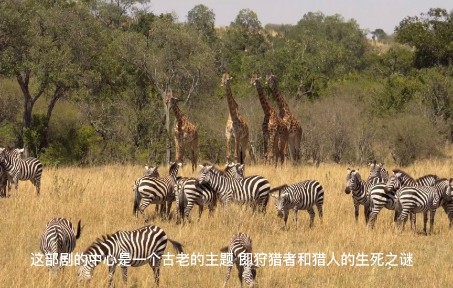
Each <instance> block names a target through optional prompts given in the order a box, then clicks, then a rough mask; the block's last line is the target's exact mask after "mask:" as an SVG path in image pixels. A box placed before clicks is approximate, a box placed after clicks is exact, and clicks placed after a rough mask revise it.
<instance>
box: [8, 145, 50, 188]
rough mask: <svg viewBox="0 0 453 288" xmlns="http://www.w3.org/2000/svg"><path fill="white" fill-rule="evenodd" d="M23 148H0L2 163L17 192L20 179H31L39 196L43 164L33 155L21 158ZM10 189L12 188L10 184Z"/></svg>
mask: <svg viewBox="0 0 453 288" xmlns="http://www.w3.org/2000/svg"><path fill="white" fill-rule="evenodd" d="M22 152H23V149H6V148H0V165H2V166H3V168H4V169H5V170H6V172H7V173H8V175H9V176H10V177H11V179H10V180H11V181H12V182H13V183H14V186H15V188H16V192H17V189H18V186H19V180H30V181H31V183H32V184H33V185H34V186H35V188H36V195H37V196H39V192H40V188H41V175H42V164H41V162H40V161H39V160H38V159H36V158H33V157H28V158H25V159H22V158H21V155H20V154H21V153H22ZM8 190H9V191H10V190H11V186H10V184H9V185H8Z"/></svg>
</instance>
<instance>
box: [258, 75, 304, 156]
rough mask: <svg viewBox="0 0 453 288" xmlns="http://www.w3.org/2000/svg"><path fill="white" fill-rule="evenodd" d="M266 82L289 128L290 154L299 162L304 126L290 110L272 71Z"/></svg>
mask: <svg viewBox="0 0 453 288" xmlns="http://www.w3.org/2000/svg"><path fill="white" fill-rule="evenodd" d="M266 82H267V83H269V85H270V88H271V91H272V95H273V96H274V99H275V101H276V102H277V105H278V109H279V110H280V115H279V116H280V117H281V118H282V121H283V123H284V125H285V126H286V127H287V128H288V147H289V154H290V157H291V159H292V160H293V161H295V162H298V161H299V160H300V144H301V142H302V127H301V126H300V123H299V121H298V120H297V119H296V117H295V116H294V115H293V114H292V113H291V111H290V110H289V106H288V103H286V101H285V99H284V98H283V96H282V95H281V94H280V91H279V90H278V81H277V77H276V76H275V75H273V74H272V73H270V74H268V75H267V76H266Z"/></svg>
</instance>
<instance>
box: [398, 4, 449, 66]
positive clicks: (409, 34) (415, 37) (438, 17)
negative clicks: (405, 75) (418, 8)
mask: <svg viewBox="0 0 453 288" xmlns="http://www.w3.org/2000/svg"><path fill="white" fill-rule="evenodd" d="M395 32H396V38H395V39H396V41H398V42H400V43H403V44H407V45H410V46H413V47H415V49H416V51H415V65H416V67H418V68H423V67H433V66H436V65H442V66H447V65H450V64H452V63H453V45H452V44H451V43H453V12H450V13H448V12H447V11H446V10H445V9H440V8H432V9H430V10H429V11H428V13H426V14H424V13H422V14H421V15H420V16H419V17H418V16H413V17H406V18H404V19H403V20H402V21H401V22H400V24H399V25H398V26H397V27H396V29H395Z"/></svg>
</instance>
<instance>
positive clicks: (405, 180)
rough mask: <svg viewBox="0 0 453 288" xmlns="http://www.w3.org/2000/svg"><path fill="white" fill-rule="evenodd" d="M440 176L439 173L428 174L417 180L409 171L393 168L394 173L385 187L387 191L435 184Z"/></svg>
mask: <svg viewBox="0 0 453 288" xmlns="http://www.w3.org/2000/svg"><path fill="white" fill-rule="evenodd" d="M437 180H439V177H438V176H437V175H433V174H428V175H425V176H422V177H420V178H417V179H416V180H415V179H414V178H412V176H410V175H409V174H408V173H406V172H404V171H402V170H399V169H395V170H393V175H392V176H391V177H390V178H389V180H388V181H387V184H386V185H385V189H386V191H387V192H390V191H391V190H395V191H397V190H399V189H400V188H402V187H408V186H409V187H419V186H431V185H433V184H434V183H435V182H436V181H437Z"/></svg>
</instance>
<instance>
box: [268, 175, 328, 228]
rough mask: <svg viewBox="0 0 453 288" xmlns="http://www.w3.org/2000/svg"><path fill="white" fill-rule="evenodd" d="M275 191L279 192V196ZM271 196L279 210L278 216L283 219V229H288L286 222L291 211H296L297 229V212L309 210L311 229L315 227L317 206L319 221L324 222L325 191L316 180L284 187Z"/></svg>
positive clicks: (277, 189)
mask: <svg viewBox="0 0 453 288" xmlns="http://www.w3.org/2000/svg"><path fill="white" fill-rule="evenodd" d="M274 191H279V192H278V196H276V195H275V194H276V193H272V192H274ZM270 195H271V196H272V197H274V198H275V207H276V208H277V215H278V216H279V217H283V220H284V221H285V224H284V225H283V227H282V228H283V229H284V228H286V221H287V220H288V215H289V210H290V209H293V210H294V221H296V229H297V211H298V210H307V211H308V214H309V215H310V228H311V227H313V223H314V219H315V210H314V209H313V206H314V205H316V208H317V209H318V214H319V219H320V220H321V222H322V205H323V203H324V189H323V187H322V186H321V184H320V183H319V182H318V181H316V180H305V181H302V182H299V183H296V184H292V185H286V184H285V185H282V186H279V187H276V188H273V189H271V190H270Z"/></svg>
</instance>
